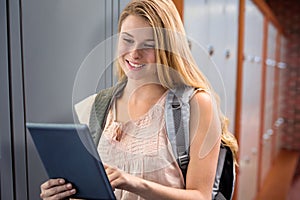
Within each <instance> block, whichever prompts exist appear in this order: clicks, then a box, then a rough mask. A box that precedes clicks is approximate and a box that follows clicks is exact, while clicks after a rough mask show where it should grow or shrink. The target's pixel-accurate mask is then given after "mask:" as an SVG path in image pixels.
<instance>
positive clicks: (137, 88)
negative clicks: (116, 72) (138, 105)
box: [123, 80, 166, 100]
mask: <svg viewBox="0 0 300 200" xmlns="http://www.w3.org/2000/svg"><path fill="white" fill-rule="evenodd" d="M165 91H166V89H165V88H164V87H163V86H162V85H161V84H160V83H159V82H158V81H152V82H145V81H143V82H141V81H137V80H128V82H127V84H126V86H125V89H124V93H123V97H124V98H126V99H128V98H129V97H130V98H137V99H140V100H141V99H145V100H147V99H149V98H150V99H152V98H156V97H160V96H161V95H162V94H163V93H164V92H165Z"/></svg>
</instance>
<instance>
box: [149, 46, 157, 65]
mask: <svg viewBox="0 0 300 200" xmlns="http://www.w3.org/2000/svg"><path fill="white" fill-rule="evenodd" d="M147 54H148V60H149V61H150V63H156V55H155V50H154V49H151V50H149V52H147Z"/></svg>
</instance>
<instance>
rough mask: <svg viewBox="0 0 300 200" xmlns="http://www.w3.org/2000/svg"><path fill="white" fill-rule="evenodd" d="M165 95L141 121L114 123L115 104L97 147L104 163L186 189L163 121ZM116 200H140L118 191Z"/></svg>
mask: <svg viewBox="0 0 300 200" xmlns="http://www.w3.org/2000/svg"><path fill="white" fill-rule="evenodd" d="M166 94H167V93H165V94H164V95H163V96H162V97H161V98H160V99H159V100H158V102H157V103H156V104H155V105H154V106H153V107H152V108H150V109H149V111H148V112H147V113H146V114H144V115H143V116H141V117H140V118H139V119H138V120H134V121H128V122H125V123H121V122H117V121H116V120H115V116H116V114H115V103H114V105H113V106H112V109H111V110H110V111H109V114H108V117H107V121H106V125H105V128H104V131H103V133H102V136H101V139H100V142H99V144H98V153H99V154H100V157H101V159H102V161H103V162H104V163H106V164H109V165H111V166H114V167H117V168H119V169H121V170H123V171H125V172H127V173H130V174H132V175H135V176H138V177H141V178H143V179H146V180H150V181H153V182H157V183H160V184H162V185H166V186H170V187H174V188H184V180H183V177H182V174H181V171H180V169H179V167H178V165H177V163H176V160H175V158H174V156H173V153H172V147H171V144H170V142H169V140H168V137H167V134H166V127H165V118H164V104H165V100H166ZM115 195H116V197H117V199H122V200H125V199H126V200H135V199H136V200H141V199H143V198H141V197H140V196H137V195H135V194H133V193H130V192H128V191H125V190H119V189H116V190H115Z"/></svg>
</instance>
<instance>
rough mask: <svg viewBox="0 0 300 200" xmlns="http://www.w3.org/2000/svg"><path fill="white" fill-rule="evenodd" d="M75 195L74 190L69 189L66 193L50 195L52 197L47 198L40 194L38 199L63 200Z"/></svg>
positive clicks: (45, 195)
mask: <svg viewBox="0 0 300 200" xmlns="http://www.w3.org/2000/svg"><path fill="white" fill-rule="evenodd" d="M75 193H76V190H75V189H71V190H67V191H64V192H61V193H58V194H55V195H52V196H48V195H47V194H43V193H41V195H40V197H41V198H42V199H49V200H50V199H65V198H68V197H70V196H72V195H73V194H75Z"/></svg>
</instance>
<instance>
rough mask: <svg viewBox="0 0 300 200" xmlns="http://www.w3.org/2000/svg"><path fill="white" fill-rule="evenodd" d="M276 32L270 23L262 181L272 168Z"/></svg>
mask: <svg viewBox="0 0 300 200" xmlns="http://www.w3.org/2000/svg"><path fill="white" fill-rule="evenodd" d="M276 34H277V31H276V29H275V27H274V26H273V24H268V45H267V59H266V61H265V62H266V83H265V84H266V85H265V89H266V93H265V108H264V109H265V111H264V113H265V116H264V121H263V123H264V132H263V138H261V140H262V163H261V170H262V174H261V183H260V184H263V181H264V180H265V177H266V175H267V173H268V171H269V169H270V166H271V162H272V144H273V143H272V140H273V136H274V124H275V122H273V113H274V112H275V111H274V110H273V104H274V99H273V98H274V89H275V88H274V77H275V67H276V58H275V54H276Z"/></svg>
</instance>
